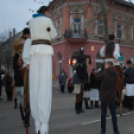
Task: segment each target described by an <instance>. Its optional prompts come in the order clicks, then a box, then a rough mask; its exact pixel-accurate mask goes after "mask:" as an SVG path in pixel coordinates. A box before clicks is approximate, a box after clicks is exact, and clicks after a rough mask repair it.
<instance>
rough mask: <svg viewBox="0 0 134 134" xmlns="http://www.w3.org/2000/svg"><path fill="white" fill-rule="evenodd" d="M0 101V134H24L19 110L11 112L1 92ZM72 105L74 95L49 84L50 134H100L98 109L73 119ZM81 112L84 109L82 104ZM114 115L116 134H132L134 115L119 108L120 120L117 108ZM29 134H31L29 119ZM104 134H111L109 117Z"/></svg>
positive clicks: (31, 128) (9, 103)
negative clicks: (120, 112) (51, 89)
mask: <svg viewBox="0 0 134 134" xmlns="http://www.w3.org/2000/svg"><path fill="white" fill-rule="evenodd" d="M2 97H3V99H4V100H3V102H1V103H0V134H25V128H24V125H23V123H22V121H21V118H20V113H19V108H17V109H13V107H14V103H13V102H7V101H6V94H5V92H4V88H3V92H2ZM74 103H75V95H73V94H69V93H68V91H67V89H66V91H65V94H62V93H61V92H60V90H59V85H58V83H56V82H55V83H53V103H52V112H51V118H50V134H100V131H101V128H100V127H101V124H100V123H101V122H100V117H101V110H100V108H98V109H97V108H94V109H92V110H85V113H81V114H80V115H76V114H75V109H74ZM83 109H85V105H84V104H83ZM117 115H118V124H119V130H120V133H121V134H134V111H128V109H126V108H123V116H119V108H117ZM29 134H35V130H34V121H33V119H32V117H31V121H30V128H29ZM107 134H113V129H112V122H111V119H110V118H109V117H108V118H107Z"/></svg>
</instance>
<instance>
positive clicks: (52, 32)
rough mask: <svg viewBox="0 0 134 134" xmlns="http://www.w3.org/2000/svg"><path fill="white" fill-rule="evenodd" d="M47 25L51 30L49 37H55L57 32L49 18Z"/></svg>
mask: <svg viewBox="0 0 134 134" xmlns="http://www.w3.org/2000/svg"><path fill="white" fill-rule="evenodd" d="M49 27H50V28H51V31H50V32H49V34H50V37H51V39H54V38H56V37H57V32H56V29H55V27H54V25H53V23H52V20H51V19H49Z"/></svg>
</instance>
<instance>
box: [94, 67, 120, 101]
mask: <svg viewBox="0 0 134 134" xmlns="http://www.w3.org/2000/svg"><path fill="white" fill-rule="evenodd" d="M96 79H97V80H100V81H101V87H100V100H101V101H102V102H113V101H117V95H116V86H117V82H118V72H117V71H116V70H115V68H114V67H113V66H112V67H109V68H107V69H106V70H105V71H100V72H98V73H97V74H96Z"/></svg>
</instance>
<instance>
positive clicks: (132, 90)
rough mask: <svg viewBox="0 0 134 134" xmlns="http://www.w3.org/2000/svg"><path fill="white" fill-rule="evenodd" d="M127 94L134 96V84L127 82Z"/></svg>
mask: <svg viewBox="0 0 134 134" xmlns="http://www.w3.org/2000/svg"><path fill="white" fill-rule="evenodd" d="M126 90H127V96H134V84H126Z"/></svg>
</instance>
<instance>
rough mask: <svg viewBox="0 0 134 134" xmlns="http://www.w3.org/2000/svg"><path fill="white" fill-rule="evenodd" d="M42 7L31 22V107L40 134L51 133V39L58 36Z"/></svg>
mask: <svg viewBox="0 0 134 134" xmlns="http://www.w3.org/2000/svg"><path fill="white" fill-rule="evenodd" d="M49 13H50V12H49V9H48V7H46V6H42V7H41V8H40V9H39V10H38V11H37V14H34V15H33V18H32V19H31V21H30V23H29V27H30V31H31V40H32V45H31V62H30V106H31V114H32V116H33V118H34V120H35V127H36V133H37V134H48V130H49V119H50V113H51V100H52V55H53V48H52V46H51V40H52V39H54V38H55V37H56V36H57V32H56V30H55V28H54V26H53V23H52V21H51V19H49V18H48V17H47V16H49Z"/></svg>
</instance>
